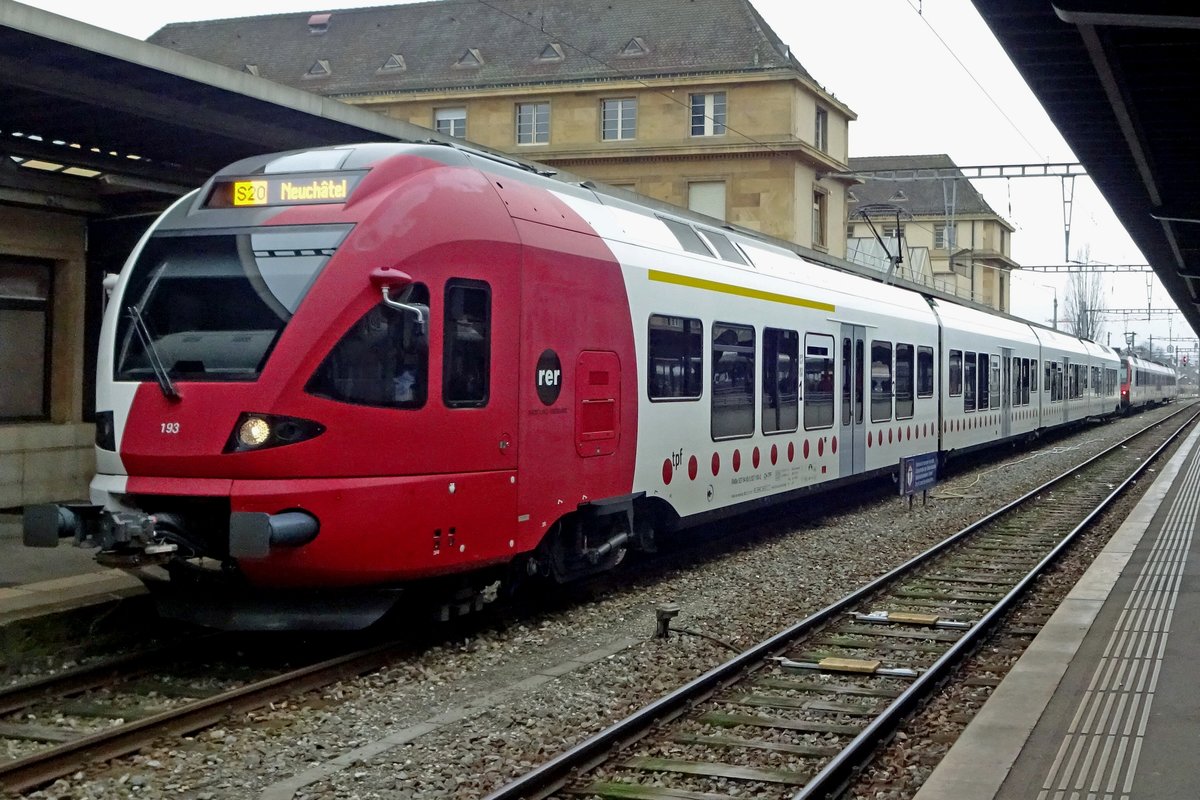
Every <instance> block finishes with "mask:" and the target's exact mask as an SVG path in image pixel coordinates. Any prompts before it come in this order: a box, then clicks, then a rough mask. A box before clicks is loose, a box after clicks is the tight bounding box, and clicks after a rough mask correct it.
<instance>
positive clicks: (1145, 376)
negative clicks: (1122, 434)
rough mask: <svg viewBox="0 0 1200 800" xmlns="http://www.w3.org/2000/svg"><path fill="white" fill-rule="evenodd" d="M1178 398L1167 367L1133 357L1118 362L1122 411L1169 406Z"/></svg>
mask: <svg viewBox="0 0 1200 800" xmlns="http://www.w3.org/2000/svg"><path fill="white" fill-rule="evenodd" d="M1178 395H1179V387H1178V386H1177V385H1176V375H1175V370H1174V369H1172V368H1171V367H1168V366H1166V365H1165V364H1160V363H1158V362H1157V361H1149V360H1147V359H1144V358H1140V357H1138V356H1135V355H1126V356H1124V357H1123V358H1122V359H1121V408H1122V409H1123V410H1125V411H1126V412H1129V411H1133V410H1135V409H1141V408H1147V407H1149V406H1156V405H1161V404H1162V403H1169V402H1171V401H1172V400H1174V399H1175V398H1176V397H1178Z"/></svg>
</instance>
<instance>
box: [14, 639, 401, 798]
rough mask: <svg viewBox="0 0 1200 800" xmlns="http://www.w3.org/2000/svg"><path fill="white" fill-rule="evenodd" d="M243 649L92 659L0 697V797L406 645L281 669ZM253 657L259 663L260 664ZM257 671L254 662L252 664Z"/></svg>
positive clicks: (328, 654) (374, 662)
mask: <svg viewBox="0 0 1200 800" xmlns="http://www.w3.org/2000/svg"><path fill="white" fill-rule="evenodd" d="M245 644H246V642H245V640H244V639H238V638H237V637H234V636H231V635H224V634H217V635H209V636H204V637H201V639H200V640H199V641H191V642H187V643H181V644H174V645H170V646H166V647H159V648H154V649H147V650H144V651H140V652H133V653H126V654H123V655H120V656H115V657H112V658H107V659H97V660H95V661H93V662H91V663H89V664H87V665H86V666H80V667H77V668H74V669H70V670H65V671H63V672H61V673H58V674H56V675H52V676H49V677H44V678H39V679H36V680H31V681H26V682H24V683H20V684H16V685H12V686H8V687H5V688H4V689H2V690H0V746H3V747H5V750H6V751H7V753H8V754H9V758H8V759H7V760H5V759H2V758H0V788H2V789H5V790H8V791H11V792H22V791H26V790H29V789H33V788H36V787H38V786H42V785H45V784H47V783H50V782H51V781H53V780H55V779H57V778H59V777H62V776H64V775H68V774H71V773H72V772H74V771H76V770H78V769H81V768H83V767H85V766H88V765H89V764H94V763H97V762H102V761H106V760H108V759H111V758H115V757H117V756H121V755H125V754H128V753H131V752H134V751H136V750H138V749H140V748H142V747H144V746H145V745H147V744H149V743H150V742H153V741H154V740H156V739H158V738H160V737H163V736H170V735H176V736H182V735H187V734H190V733H193V732H195V731H197V730H200V729H202V728H205V727H208V726H210V725H213V724H216V723H218V722H220V721H221V720H223V719H227V718H228V717H230V716H233V715H236V714H240V713H245V712H247V711H251V710H253V709H256V708H261V707H263V706H266V705H268V704H269V703H272V702H274V701H277V700H280V699H284V698H287V697H290V696H293V695H296V694H299V693H302V692H305V691H309V690H312V689H317V688H320V687H322V686H327V685H329V684H331V683H334V682H336V681H339V680H342V679H345V678H348V677H353V676H355V675H361V674H364V673H367V672H371V671H374V670H376V669H378V668H379V667H381V666H383V665H384V664H386V663H389V662H390V661H393V660H395V659H396V658H398V657H399V656H400V655H401V654H402V653H405V652H408V650H409V649H410V648H411V645H401V644H398V643H385V644H378V643H376V644H371V645H369V646H366V647H363V648H361V649H358V650H354V651H352V652H345V647H344V646H342V647H341V648H340V652H339V649H338V648H336V646H335V648H334V649H333V650H331V649H330V648H328V647H324V646H320V645H317V646H311V647H309V648H308V650H309V652H307V653H306V654H305V653H301V654H297V655H295V656H294V657H292V658H290V660H289V661H288V664H287V665H285V666H281V665H280V661H281V659H279V657H278V654H277V653H275V654H271V653H268V652H267V650H268V649H269V648H264V651H263V653H261V654H248V653H247V652H246V650H247V648H245ZM260 656H261V657H260ZM255 662H259V663H255Z"/></svg>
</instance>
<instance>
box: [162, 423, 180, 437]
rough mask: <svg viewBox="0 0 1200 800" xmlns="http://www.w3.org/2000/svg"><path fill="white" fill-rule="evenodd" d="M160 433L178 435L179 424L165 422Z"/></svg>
mask: <svg viewBox="0 0 1200 800" xmlns="http://www.w3.org/2000/svg"><path fill="white" fill-rule="evenodd" d="M160 432H161V433H168V434H171V435H174V434H177V433H179V423H178V422H164V423H163V424H162V427H161V428H160Z"/></svg>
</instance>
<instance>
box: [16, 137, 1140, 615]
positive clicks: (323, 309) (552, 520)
mask: <svg viewBox="0 0 1200 800" xmlns="http://www.w3.org/2000/svg"><path fill="white" fill-rule="evenodd" d="M1122 370H1123V367H1122V362H1121V360H1120V358H1119V357H1118V356H1117V355H1116V353H1115V352H1114V351H1112V350H1111V349H1107V348H1104V347H1101V346H1099V345H1096V344H1093V343H1092V342H1090V341H1083V340H1080V339H1076V338H1073V337H1071V336H1068V335H1066V334H1063V333H1059V332H1056V331H1052V330H1047V329H1045V328H1042V327H1038V326H1034V325H1029V324H1026V323H1023V322H1020V321H1017V320H1014V319H1012V318H1009V317H1004V316H999V315H993V314H989V313H985V312H984V311H980V310H977V309H974V308H968V307H964V306H961V305H957V304H953V303H949V302H946V301H944V300H940V299H935V298H932V297H926V296H923V295H922V294H920V293H918V292H915V291H910V290H908V289H904V288H899V287H897V286H893V285H886V284H884V283H881V282H876V281H873V280H870V279H867V278H862V277H857V276H855V275H852V274H849V273H845V272H841V271H836V270H834V269H831V268H829V267H826V266H822V265H820V264H818V263H815V262H812V261H809V260H806V259H805V258H803V257H801V256H799V255H797V254H796V253H795V252H793V251H792V250H789V249H787V247H785V246H782V245H781V243H778V242H774V241H771V240H768V239H766V238H764V237H757V236H754V235H753V234H749V233H747V232H744V231H734V230H732V229H729V228H725V227H721V226H720V225H719V223H716V222H714V221H712V220H706V219H702V218H699V217H695V216H689V215H688V214H687V212H678V213H671V212H669V211H664V210H662V209H658V208H651V207H648V206H645V205H640V204H637V203H634V202H630V201H628V200H626V199H622V198H619V197H615V196H611V195H609V194H605V193H602V192H601V191H598V190H595V189H594V188H591V187H590V186H588V185H580V184H573V183H568V182H565V181H561V180H556V179H552V178H548V177H544V176H542V175H539V174H537V173H535V172H533V171H530V170H528V169H526V168H523V167H522V166H521V165H519V164H516V163H512V162H506V161H504V160H503V159H499V158H495V157H492V156H489V155H486V154H483V153H478V152H474V151H471V150H468V149H465V148H456V147H450V146H443V145H433V144H368V145H359V146H346V147H331V148H326V149H317V150H312V151H304V152H291V153H284V154H276V155H267V156H262V157H258V158H252V159H247V160H244V161H241V162H238V163H236V164H233V165H231V166H230V167H228V168H227V169H225V170H223V171H222V172H221V173H220V174H218V175H216V176H215V177H214V178H212V179H211V180H210V181H209V182H208V183H207V184H206V185H205V186H203V187H202V188H201V189H199V190H198V191H196V192H194V193H192V194H190V195H188V196H187V197H184V198H183V199H181V200H180V201H178V202H177V203H176V204H175V205H174V206H173V207H172V208H170V209H169V210H168V211H167V212H166V213H164V214H163V215H162V217H161V218H160V219H159V220H158V221H157V222H156V223H155V224H154V225H153V226H152V227H151V229H150V230H149V231H148V232H147V233H146V234H145V236H144V237H143V238H142V240H141V241H140V242H139V243H138V245H137V246H136V248H135V250H134V251H133V253H132V254H131V255H130V257H129V260H128V262H127V264H126V266H125V268H124V269H123V270H122V272H121V275H120V277H119V279H118V281H117V282H116V286H115V288H114V291H113V295H112V299H111V302H110V306H109V309H108V312H107V315H106V317H105V319H104V323H103V329H102V334H101V342H100V357H99V376H98V380H97V409H99V412H98V415H97V416H98V421H97V450H96V453H97V468H98V474H97V475H96V477H95V479H94V480H93V482H92V486H91V494H92V498H91V499H92V503H93V505H88V506H71V507H68V506H39V507H32V508H30V509H28V510H27V513H26V526H25V528H26V530H25V532H26V542H27V543H28V544H30V545H33V546H50V545H53V544H55V543H56V542H57V541H58V539H59V537H61V536H71V535H74V536H75V537H76V538H77V539H79V540H85V539H86V540H93V541H94V542H95V543H96V544H98V546H99V548H100V552H99V556H98V558H99V559H100V560H101V561H102V562H104V563H107V564H113V565H117V566H121V567H124V568H127V569H130V570H133V571H136V572H137V573H138V574H139V575H140V576H141V577H142V578H143V579H144V580H145V581H146V583H147V585H148V586H150V587H151V589H152V590H153V591H154V592H155V594H156V595H157V596H158V598H159V602H160V610H161V611H162V613H164V614H165V615H168V616H175V617H182V618H188V619H192V620H196V621H199V622H201V623H204V624H208V625H213V626H218V627H230V628H285V627H292V628H296V627H312V628H355V627H363V626H366V625H368V624H370V623H371V622H373V621H374V620H376V619H377V618H379V617H380V616H381V615H383V614H384V613H385V612H386V611H387V610H388V609H389V608H391V607H392V606H393V605H394V604H395V603H396V601H397V599H398V598H399V597H400V596H401V594H402V593H403V592H404V591H408V590H412V589H413V588H414V587H422V586H424V585H425V584H426V583H427V582H430V581H435V582H436V583H437V584H438V585H439V587H441V588H446V584H447V583H448V584H449V585H450V587H452V588H454V589H455V590H456V591H457V596H458V597H459V598H460V599H461V601H462V603H463V604H464V605H472V604H478V603H479V602H481V601H482V600H483V599H484V598H486V597H488V596H490V594H491V593H493V592H494V591H495V589H496V587H497V585H498V584H501V585H502V584H503V583H504V582H506V581H509V580H510V579H513V578H514V576H518V575H534V574H541V575H545V576H550V577H552V578H554V579H557V580H563V581H565V580H570V579H573V578H577V577H579V576H583V575H587V574H590V573H594V572H597V571H600V570H604V569H607V568H610V567H612V566H614V565H615V564H616V563H618V562H619V561H620V560H621V559H622V558H623V556H624V555H625V553H626V552H627V551H628V550H630V549H632V548H649V547H652V546H653V545H654V537H655V534H656V533H658V532H662V531H664V530H668V529H677V528H681V527H684V526H688V525H693V524H696V523H699V522H702V521H707V520H712V519H714V518H717V517H720V516H722V515H729V514H735V513H738V512H740V511H744V510H746V509H749V508H751V507H755V506H760V505H762V504H764V503H771V502H782V501H785V500H789V499H793V498H795V497H797V496H799V495H800V494H802V493H804V492H810V491H813V490H814V489H818V488H822V487H828V486H831V485H834V484H838V483H843V482H847V481H851V480H859V479H862V478H864V477H868V476H874V475H881V474H885V473H888V472H894V471H895V470H896V469H897V464H898V461H899V459H900V458H901V457H903V456H912V455H918V454H931V453H932V454H937V455H938V457H939V458H941V457H945V456H946V455H948V454H953V453H956V452H962V451H967V450H971V449H974V448H980V447H984V446H988V445H991V444H994V443H996V442H1000V441H1004V440H1009V439H1016V438H1018V437H1031V436H1034V435H1036V434H1037V433H1039V432H1041V431H1043V430H1045V429H1048V428H1053V427H1055V426H1060V425H1065V424H1069V423H1075V422H1079V421H1082V420H1084V419H1087V418H1094V417H1099V416H1104V415H1110V414H1113V413H1116V412H1118V411H1120V410H1121V408H1122V399H1123V398H1122V396H1121V394H1120V385H1121V381H1120V376H1121V375H1122Z"/></svg>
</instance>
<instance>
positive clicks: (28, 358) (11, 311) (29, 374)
mask: <svg viewBox="0 0 1200 800" xmlns="http://www.w3.org/2000/svg"><path fill="white" fill-rule="evenodd" d="M51 278H52V269H51V265H50V264H48V263H46V262H39V261H27V260H13V259H5V258H0V342H3V343H4V346H3V347H0V375H4V378H5V379H4V381H3V382H0V420H18V419H46V418H47V417H49V416H50V391H49V387H50V289H51Z"/></svg>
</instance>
